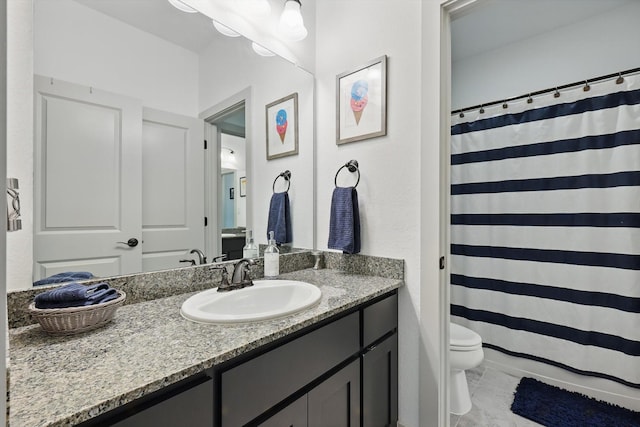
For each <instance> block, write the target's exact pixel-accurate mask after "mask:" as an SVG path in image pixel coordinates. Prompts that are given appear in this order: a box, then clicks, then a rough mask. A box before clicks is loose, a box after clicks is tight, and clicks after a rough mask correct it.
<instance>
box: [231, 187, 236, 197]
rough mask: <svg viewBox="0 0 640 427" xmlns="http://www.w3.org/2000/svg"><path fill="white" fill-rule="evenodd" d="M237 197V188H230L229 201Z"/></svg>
mask: <svg viewBox="0 0 640 427" xmlns="http://www.w3.org/2000/svg"><path fill="white" fill-rule="evenodd" d="M235 195H236V190H235V188H233V187H231V188H229V199H231V200H233V199H235Z"/></svg>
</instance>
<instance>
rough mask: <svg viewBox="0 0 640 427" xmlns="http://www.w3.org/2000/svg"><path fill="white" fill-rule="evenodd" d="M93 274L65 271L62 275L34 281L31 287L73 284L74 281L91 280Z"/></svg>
mask: <svg viewBox="0 0 640 427" xmlns="http://www.w3.org/2000/svg"><path fill="white" fill-rule="evenodd" d="M92 278H93V274H91V273H89V272H88V271H65V272H64V273H58V274H54V275H53V276H49V277H46V278H44V279H40V280H36V281H35V282H33V286H42V285H51V284H54V283H63V282H73V281H75V280H86V279H92Z"/></svg>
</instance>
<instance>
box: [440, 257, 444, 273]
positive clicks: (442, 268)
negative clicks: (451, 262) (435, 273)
mask: <svg viewBox="0 0 640 427" xmlns="http://www.w3.org/2000/svg"><path fill="white" fill-rule="evenodd" d="M440 270H444V257H443V256H441V257H440Z"/></svg>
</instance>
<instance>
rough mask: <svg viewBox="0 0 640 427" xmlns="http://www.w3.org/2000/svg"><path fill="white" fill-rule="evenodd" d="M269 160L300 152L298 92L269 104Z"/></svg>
mask: <svg viewBox="0 0 640 427" xmlns="http://www.w3.org/2000/svg"><path fill="white" fill-rule="evenodd" d="M265 113H266V119H267V120H266V123H267V133H266V135H267V160H273V159H278V158H281V157H286V156H293V155H297V154H298V93H297V92H295V93H292V94H291V95H287V96H285V97H284V98H280V99H278V100H276V101H273V102H272V103H270V104H267V106H266V107H265Z"/></svg>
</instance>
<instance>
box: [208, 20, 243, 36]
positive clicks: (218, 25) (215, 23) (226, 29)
mask: <svg viewBox="0 0 640 427" xmlns="http://www.w3.org/2000/svg"><path fill="white" fill-rule="evenodd" d="M211 22H213V26H214V27H215V28H216V30H218V32H219V33H220V34H224V35H225V36H227V37H240V34H239V33H237V32H235V31H233V30H232V29H231V28H229V27H227V26H226V25H223V24H221V23H219V22H218V21H215V20H213V19H212V20H211Z"/></svg>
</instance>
